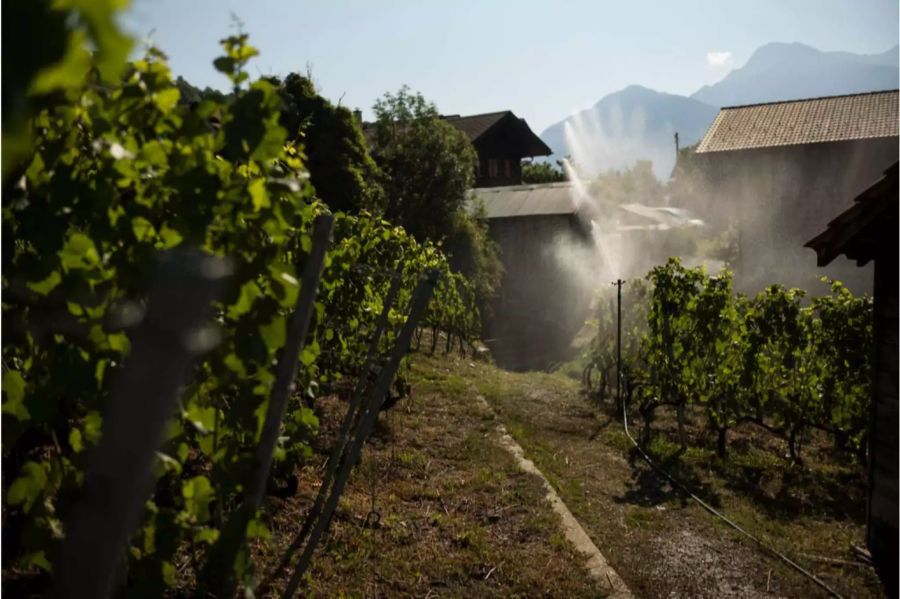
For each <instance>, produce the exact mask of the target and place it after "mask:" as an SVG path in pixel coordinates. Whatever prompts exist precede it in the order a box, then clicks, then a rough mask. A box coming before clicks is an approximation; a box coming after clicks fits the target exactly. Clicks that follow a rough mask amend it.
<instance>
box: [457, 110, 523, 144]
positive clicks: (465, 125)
mask: <svg viewBox="0 0 900 599" xmlns="http://www.w3.org/2000/svg"><path fill="white" fill-rule="evenodd" d="M507 114H510V112H509V111H508V110H501V111H500V112H488V113H485V114H473V115H472V116H459V115H453V116H445V117H444V120H446V121H447V122H448V123H450V124H451V125H453V126H454V127H456V128H457V129H459V130H460V131H462V132H463V133H465V134H466V135H467V136H468V137H469V141H475V140H476V139H478V138H479V137H481V136H482V135H484V132H485V131H487V130H488V129H490V128H491V127H493V126H494V125H495V124H497V122H498V121H500V119H502V118H503V117H505V116H506V115H507Z"/></svg>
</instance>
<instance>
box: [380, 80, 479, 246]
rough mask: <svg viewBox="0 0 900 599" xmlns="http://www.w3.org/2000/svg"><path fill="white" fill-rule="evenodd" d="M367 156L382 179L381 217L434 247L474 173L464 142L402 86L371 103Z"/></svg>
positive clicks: (458, 207)
mask: <svg viewBox="0 0 900 599" xmlns="http://www.w3.org/2000/svg"><path fill="white" fill-rule="evenodd" d="M374 109H375V114H376V116H377V120H376V123H375V135H374V139H373V142H374V144H373V148H372V153H373V155H374V156H375V160H376V161H377V162H378V164H379V166H380V167H381V169H382V171H383V173H384V190H385V193H386V195H387V203H386V209H385V216H386V217H387V218H388V220H390V221H391V222H394V223H395V224H399V225H402V226H403V227H404V228H405V229H406V230H407V231H409V232H410V233H412V234H413V236H415V237H416V238H417V239H418V240H419V241H424V240H425V239H431V240H433V241H439V240H441V239H443V238H444V237H445V236H446V235H447V234H448V233H449V232H450V231H451V230H452V229H453V225H454V222H455V220H456V218H457V214H458V213H459V211H460V210H462V209H463V207H464V204H465V200H466V190H467V189H468V188H469V187H470V186H471V184H472V179H473V174H474V170H475V161H476V155H475V150H474V149H473V148H472V145H471V144H470V143H469V140H468V138H466V136H465V135H464V134H463V133H462V132H460V131H458V130H457V129H456V128H454V127H453V126H452V125H450V124H448V123H446V122H445V121H443V120H442V119H441V118H440V116H439V115H438V111H437V108H436V107H435V105H434V104H432V103H431V102H428V101H427V100H425V98H423V97H422V95H421V94H419V93H414V92H412V91H411V90H410V89H409V88H408V87H406V86H404V87H402V88H401V89H400V91H398V92H397V93H396V94H390V93H387V94H385V95H384V97H382V98H381V99H380V100H378V101H377V102H376V103H375V106H374Z"/></svg>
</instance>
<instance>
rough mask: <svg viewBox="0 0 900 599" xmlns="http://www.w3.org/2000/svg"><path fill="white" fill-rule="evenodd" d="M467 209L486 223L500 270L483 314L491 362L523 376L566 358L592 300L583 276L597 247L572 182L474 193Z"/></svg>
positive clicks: (470, 197)
mask: <svg viewBox="0 0 900 599" xmlns="http://www.w3.org/2000/svg"><path fill="white" fill-rule="evenodd" d="M469 202H470V205H471V206H472V207H473V210H478V211H483V215H484V216H485V217H486V218H487V221H488V224H489V227H490V235H491V238H492V239H493V240H494V241H495V242H496V243H497V246H498V249H499V253H500V260H501V262H502V263H503V270H504V272H503V279H502V281H501V284H500V289H499V292H498V295H497V297H496V298H495V299H494V300H493V301H492V303H491V305H490V306H487V308H488V309H487V310H486V314H485V331H484V337H485V343H487V345H488V347H490V349H491V352H492V353H493V355H494V359H495V360H496V361H497V363H498V364H499V365H501V366H503V367H504V368H509V369H515V370H526V369H539V368H545V367H547V366H549V365H550V364H552V363H553V362H556V361H560V360H562V359H564V358H566V357H567V350H568V348H569V345H570V344H571V342H572V338H573V337H574V336H575V334H576V333H577V332H578V330H579V329H580V328H581V327H582V326H583V325H584V321H585V319H586V318H587V316H588V307H589V305H590V299H591V285H590V284H589V282H588V281H586V280H585V279H584V277H580V276H579V274H578V269H579V268H583V267H584V266H585V265H586V264H590V260H589V256H590V252H592V251H593V248H594V245H593V241H592V239H591V224H590V214H589V213H588V212H587V209H586V207H580V206H579V205H578V204H577V203H576V201H575V199H574V194H573V193H572V190H571V187H570V185H569V184H568V183H546V184H540V185H513V186H507V187H485V188H476V189H473V190H471V191H470V194H469Z"/></svg>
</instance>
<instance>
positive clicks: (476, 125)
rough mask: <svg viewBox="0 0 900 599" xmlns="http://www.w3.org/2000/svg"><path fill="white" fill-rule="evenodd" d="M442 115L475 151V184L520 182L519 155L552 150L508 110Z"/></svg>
mask: <svg viewBox="0 0 900 599" xmlns="http://www.w3.org/2000/svg"><path fill="white" fill-rule="evenodd" d="M443 118H444V120H446V121H447V122H448V123H450V124H451V125H453V126H454V127H456V128H457V129H459V130H460V131H462V132H463V133H465V134H466V136H467V137H468V138H469V141H470V142H472V146H474V148H475V151H476V152H477V153H478V164H477V165H476V166H475V187H498V186H501V185H520V184H521V183H522V159H523V158H526V157H534V156H549V155H550V154H552V153H553V151H552V150H551V149H550V148H549V147H548V146H547V144H545V143H544V142H543V141H542V140H541V138H540V137H538V136H537V135H535V133H534V132H533V131H532V130H531V128H530V127H529V126H528V123H526V122H525V119H521V118H519V117H517V116H516V115H515V114H513V113H512V111H510V110H503V111H500V112H489V113H486V114H475V115H472V116H459V115H451V116H444V117H443Z"/></svg>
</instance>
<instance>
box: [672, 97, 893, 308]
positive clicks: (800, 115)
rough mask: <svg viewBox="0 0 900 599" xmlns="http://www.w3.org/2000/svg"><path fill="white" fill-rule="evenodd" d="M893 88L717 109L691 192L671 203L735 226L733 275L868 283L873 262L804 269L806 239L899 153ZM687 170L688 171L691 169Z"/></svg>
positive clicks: (743, 283) (696, 156)
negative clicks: (736, 254) (736, 251)
mask: <svg viewBox="0 0 900 599" xmlns="http://www.w3.org/2000/svg"><path fill="white" fill-rule="evenodd" d="M897 141H898V92H897V90H890V91H880V92H872V93H863V94H852V95H844V96H831V97H825V98H811V99H805V100H794V101H787V102H772V103H767V104H753V105H748V106H733V107H727V108H723V109H722V110H721V111H720V112H719V114H718V116H717V117H716V119H715V121H714V122H713V123H712V125H711V126H710V128H709V130H708V131H707V133H706V135H705V136H704V138H703V139H702V140H701V141H700V143H699V144H698V146H697V147H696V150H695V151H694V152H693V153H692V154H691V155H690V156H689V158H690V160H689V161H688V162H689V163H690V165H689V166H690V168H689V169H687V168H685V165H681V167H679V166H676V170H675V177H676V179H677V178H679V177H681V178H684V177H687V176H690V177H693V178H694V179H695V184H694V185H692V186H691V189H692V190H694V192H693V193H691V194H688V195H686V196H684V197H682V198H678V199H677V201H679V202H681V203H682V204H683V205H684V206H685V207H687V208H691V209H692V210H693V211H694V212H695V213H697V214H698V215H699V216H700V218H703V219H704V220H706V221H707V222H710V223H712V224H714V225H715V226H718V227H721V228H723V229H724V228H725V227H726V226H727V225H729V224H734V225H736V229H737V231H738V235H739V239H738V246H739V258H738V260H737V263H736V264H734V265H733V266H734V270H735V275H736V283H737V285H738V287H740V288H742V289H743V290H745V291H755V290H758V289H759V288H761V287H762V286H764V285H767V284H770V283H782V284H785V285H790V286H798V287H801V288H805V289H813V288H815V287H816V286H818V285H819V284H818V282H817V280H818V278H820V277H821V276H822V275H828V276H831V277H834V278H838V279H840V280H842V281H844V282H845V283H846V284H847V285H848V286H849V287H850V288H851V289H852V290H853V291H855V292H861V291H870V290H871V285H872V273H871V267H866V268H862V269H857V268H854V267H853V266H852V265H850V264H838V263H830V264H829V265H828V266H827V267H825V268H821V269H819V270H818V271H817V270H816V269H813V268H810V267H809V266H810V265H809V260H808V259H807V257H806V256H805V255H804V252H803V250H802V246H803V243H804V242H805V241H806V240H808V239H810V238H811V237H812V236H813V235H815V234H816V233H818V232H819V231H821V230H823V229H824V228H825V226H826V224H827V222H828V219H829V218H830V217H831V215H834V214H836V213H837V212H839V211H840V210H841V209H842V208H843V207H844V205H845V203H846V199H847V198H849V197H853V195H854V194H855V193H857V192H858V190H860V189H862V188H863V187H865V186H866V185H867V184H868V183H870V182H871V181H873V180H875V179H876V178H877V177H878V176H879V175H880V174H881V173H882V172H883V171H884V170H885V169H886V168H887V167H888V166H890V165H891V164H893V163H894V162H896V161H897V158H898V149H897ZM687 171H689V172H687Z"/></svg>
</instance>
